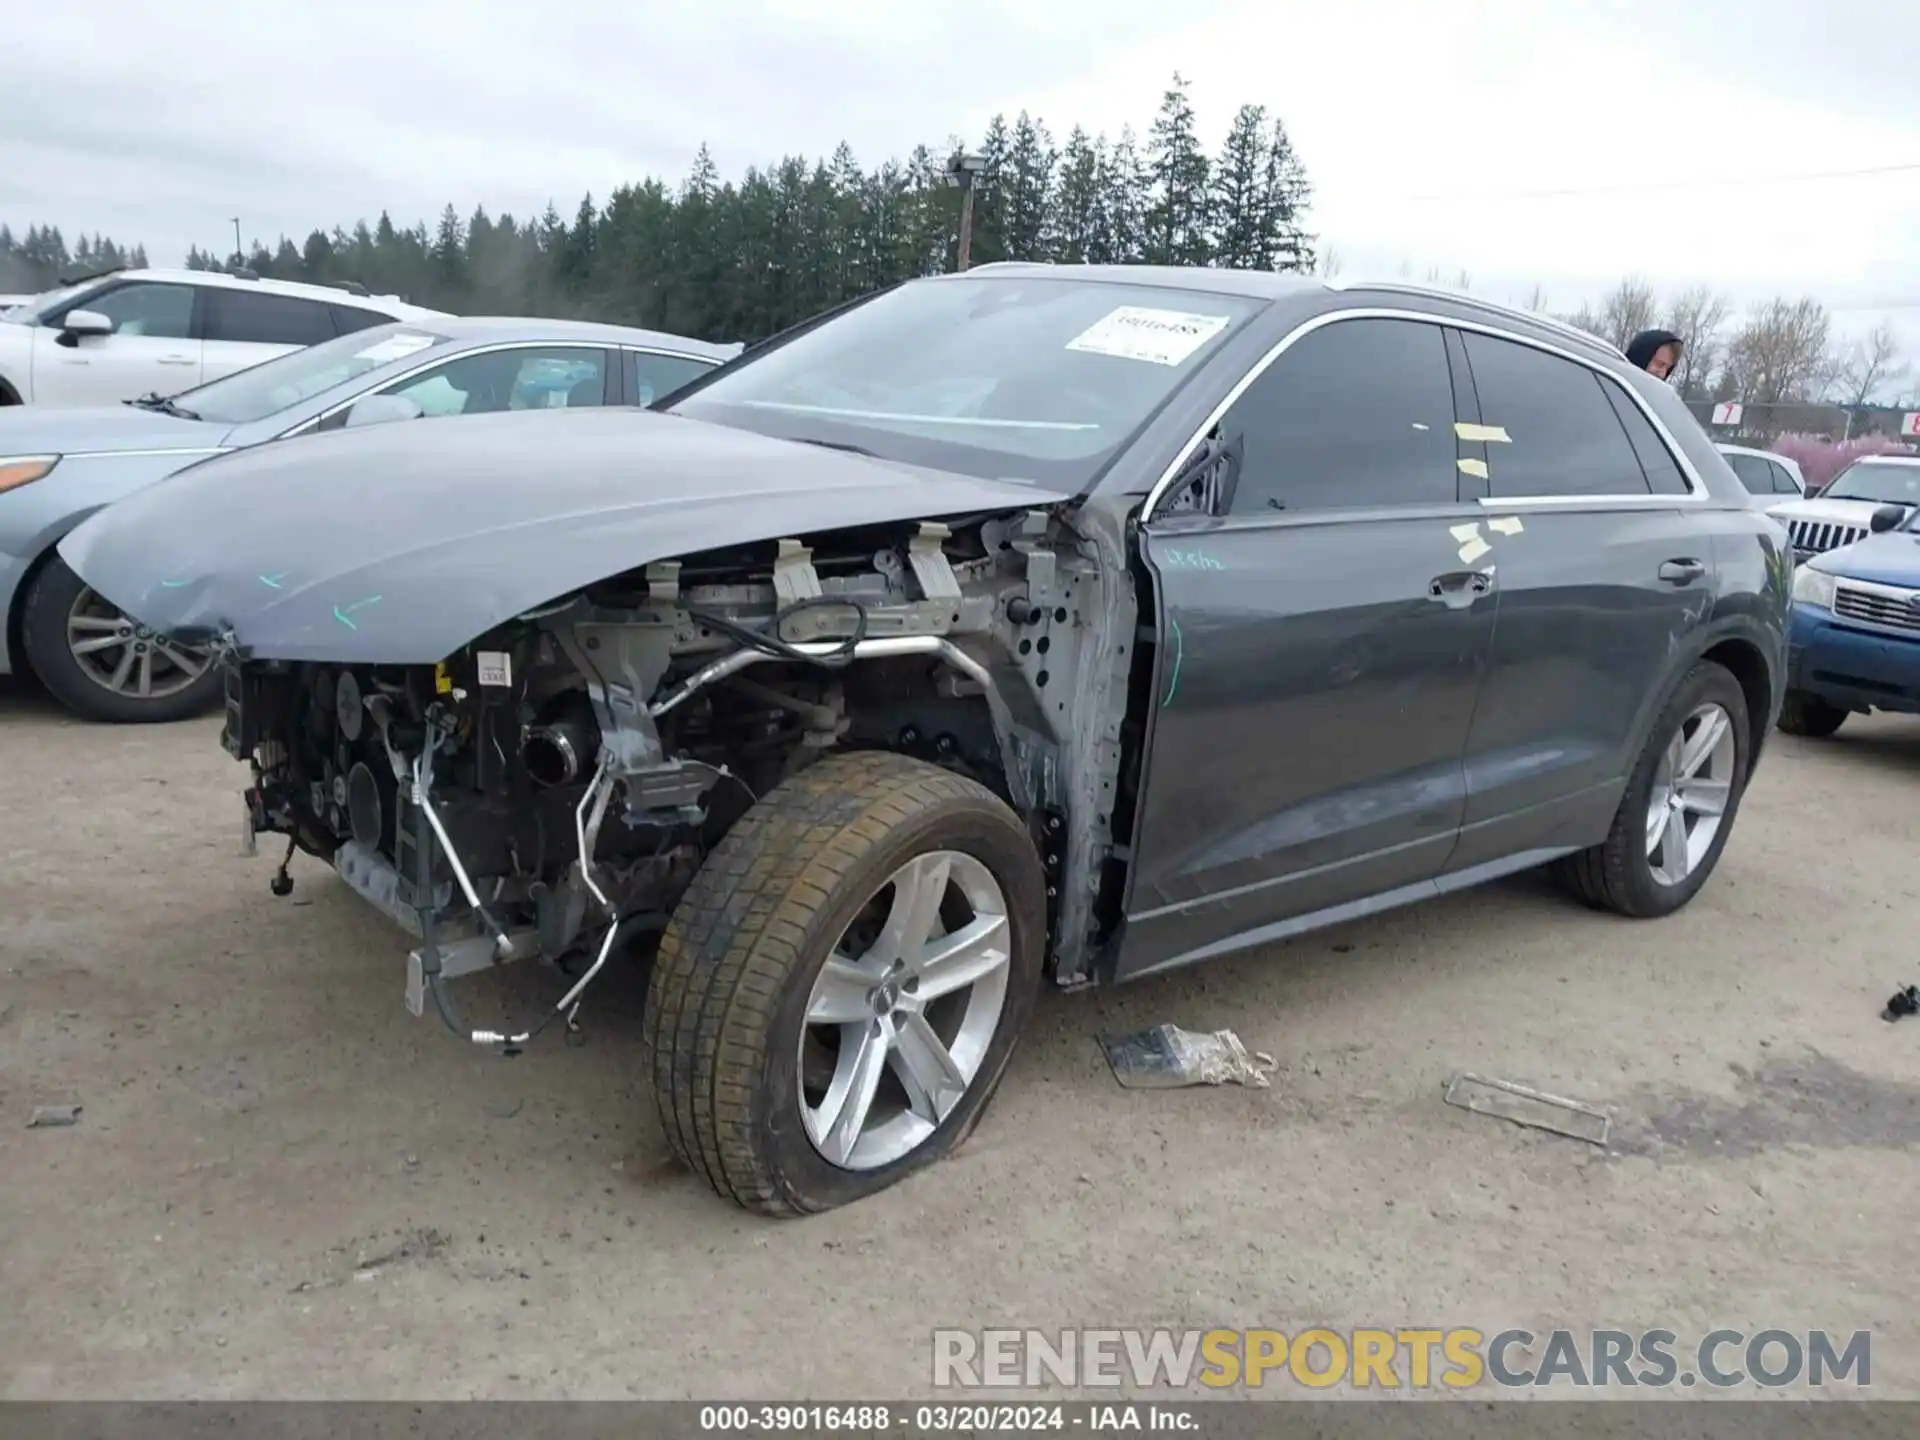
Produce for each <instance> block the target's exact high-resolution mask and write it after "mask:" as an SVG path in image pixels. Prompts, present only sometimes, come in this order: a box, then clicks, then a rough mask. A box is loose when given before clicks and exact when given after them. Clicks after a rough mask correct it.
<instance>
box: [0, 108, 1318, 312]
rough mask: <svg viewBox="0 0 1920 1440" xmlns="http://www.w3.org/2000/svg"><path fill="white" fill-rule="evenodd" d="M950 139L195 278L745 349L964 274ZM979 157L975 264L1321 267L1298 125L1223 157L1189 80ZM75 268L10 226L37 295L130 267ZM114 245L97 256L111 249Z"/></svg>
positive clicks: (5, 278)
mask: <svg viewBox="0 0 1920 1440" xmlns="http://www.w3.org/2000/svg"><path fill="white" fill-rule="evenodd" d="M961 148H962V142H961V141H960V140H958V139H957V138H956V139H955V140H954V141H953V142H952V143H951V144H950V145H948V146H947V147H944V148H941V149H935V148H933V147H930V146H925V145H923V146H919V147H917V148H916V149H915V150H914V151H913V152H912V153H911V154H909V155H908V156H907V157H906V158H905V159H897V158H896V159H890V160H886V161H883V162H882V163H880V164H879V165H877V166H875V167H872V168H863V167H862V165H861V164H860V163H859V162H858V160H857V159H856V158H855V156H854V154H853V151H852V150H851V148H850V147H848V146H847V145H845V144H842V145H840V146H839V147H838V148H837V149H836V150H835V151H834V152H833V154H832V155H831V156H829V157H827V158H825V159H812V160H809V159H807V158H805V157H803V156H797V155H796V156H788V157H787V158H785V159H783V160H781V161H780V162H779V163H777V164H775V165H772V166H769V167H766V168H755V169H750V170H748V171H747V173H746V174H745V176H743V177H742V178H741V179H740V180H739V181H737V182H735V181H731V180H724V179H722V177H721V176H720V175H719V173H718V171H717V168H716V167H715V165H714V162H713V159H712V157H711V155H710V154H709V153H708V152H707V150H706V147H704V146H702V147H701V149H700V151H699V154H698V155H697V157H696V159H695V161H694V164H693V168H692V170H691V172H690V173H689V174H688V176H687V177H686V179H685V180H684V181H683V182H682V183H681V184H680V185H679V186H677V187H670V186H669V185H668V183H667V182H666V181H664V180H661V179H659V178H657V177H650V178H648V179H645V180H641V181H638V182H635V183H633V184H628V185H623V186H621V187H620V188H618V189H616V190H615V191H614V192H613V193H612V194H611V195H609V196H607V197H606V198H605V200H604V202H600V201H596V200H595V198H594V197H593V196H592V195H588V196H587V197H586V198H584V199H583V200H581V202H580V204H579V206H578V207H577V208H576V209H575V211H574V212H573V214H572V216H571V217H570V218H569V217H566V216H563V215H562V214H561V213H560V212H559V211H558V210H557V209H556V208H555V207H554V206H553V205H552V204H549V205H548V206H547V208H546V210H545V212H544V213H543V214H540V215H537V216H527V217H516V216H513V215H511V214H501V215H491V214H489V213H488V212H487V211H486V209H485V208H484V207H482V208H477V209H475V210H474V211H473V212H472V214H470V215H468V216H466V217H464V218H463V217H462V216H461V214H460V212H459V211H458V210H456V209H455V207H453V206H452V205H448V206H447V207H446V208H445V209H444V210H442V211H441V214H440V218H439V221H438V223H437V224H435V225H434V226H432V227H429V226H427V225H426V224H424V223H422V224H415V225H412V226H410V227H403V226H401V225H399V224H397V223H396V222H395V221H394V220H393V219H392V217H391V216H390V215H388V214H386V213H382V214H381V215H380V217H379V219H378V220H377V221H375V222H374V223H372V224H368V223H366V222H365V221H361V222H360V223H358V224H355V225H353V226H352V227H351V228H349V227H347V226H344V225H341V226H336V227H334V228H333V229H332V230H330V231H329V230H319V229H316V230H314V231H313V232H312V233H310V234H309V235H308V236H307V237H306V240H305V241H304V242H303V243H300V244H296V243H295V242H294V241H293V240H292V239H291V238H290V237H285V236H283V237H281V238H280V240H279V242H278V244H277V245H276V246H275V247H273V248H271V249H269V248H268V247H267V246H266V245H264V244H261V243H259V242H257V241H256V242H255V243H254V244H253V245H252V246H251V247H250V253H248V254H246V255H244V256H241V255H234V254H228V255H224V256H223V255H219V254H217V253H215V252H213V251H211V250H203V249H201V248H200V247H198V246H195V247H194V248H193V249H192V250H191V251H190V252H189V254H188V256H187V259H186V263H187V264H188V265H189V266H191V267H194V268H200V269H219V268H225V267H228V266H232V265H235V264H243V265H245V266H246V267H247V268H248V269H250V270H252V271H254V272H255V273H257V274H259V275H262V276H271V277H274V278H278V279H287V280H307V281H317V282H322V283H338V282H341V281H354V282H357V283H359V284H362V285H365V286H366V287H367V288H368V289H369V290H371V291H373V292H375V293H377V294H399V295H404V296H406V297H407V298H408V299H410V300H412V301H413V302H414V303H416V304H421V305H429V306H432V307H434V308H436V309H443V310H450V311H454V312H456V313H463V314H508V315H513V314H521V315H556V316H580V317H589V316H590V317H592V318H595V319H600V320H606V321H611V322H614V323H619V324H629V325H640V326H647V327H651V328H654V329H660V330H667V331H671V332H674V333H676V334H683V335H694V336H699V337H701V338H704V339H712V340H723V341H731V340H745V341H752V340H756V339H759V338H762V337H764V336H766V335H770V334H772V333H774V332H775V331H777V330H780V329H783V328H785V327H786V326H788V325H791V324H794V323H796V322H798V321H800V320H803V319H805V318H807V317H808V316H810V315H814V314H817V313H818V312H820V311H821V310H824V309H827V308H829V307H831V306H833V305H837V304H839V303H841V302H842V301H845V300H850V299H853V298H854V297H856V296H858V295H862V294H865V293H867V292H869V291H872V290H875V289H879V288H882V287H884V286H888V285H893V284H896V283H898V282H900V281H903V280H908V279H911V278H913V277H915V276H919V275H927V274H933V273H937V272H940V271H944V270H950V269H952V268H953V267H954V265H955V263H956V261H957V247H958V238H959V220H960V211H961V195H960V191H959V190H958V189H957V188H955V187H953V186H951V185H949V184H948V183H947V179H946V176H945V170H946V164H947V161H948V159H949V158H950V156H951V155H953V154H954V153H956V152H957V151H959V150H960V149H961ZM966 148H969V149H971V151H972V153H974V154H975V155H977V156H978V157H979V159H980V161H981V162H982V163H981V168H980V170H979V172H978V174H977V177H976V179H975V181H974V184H975V195H974V213H973V221H972V237H971V247H970V248H971V259H972V262H973V263H974V264H983V263H986V262H989V261H993V260H1002V259H1013V260H1059V261H1067V262H1081V261H1086V262H1093V263H1103V262H1104V263H1127V262H1146V263H1151V264H1165V265H1207V264H1219V265H1231V266H1236V267H1243V268H1253V269H1264V270H1307V269H1310V268H1312V266H1313V264H1314V237H1313V236H1312V235H1311V234H1310V233H1309V232H1308V230H1307V228H1306V222H1307V217H1308V213H1309V210H1310V208H1311V202H1312V191H1311V187H1310V185H1309V183H1308V179H1307V174H1306V169H1305V167H1304V166H1303V165H1302V163H1301V161H1300V158H1299V156H1298V155H1297V154H1296V153H1295V151H1294V148H1293V144H1292V142H1291V140H1290V139H1289V137H1288V134H1287V129H1286V125H1285V124H1284V122H1283V121H1282V120H1281V119H1280V118H1279V117H1278V116H1277V115H1274V114H1273V113H1271V112H1270V111H1269V110H1268V109H1267V108H1266V107H1265V106H1262V105H1256V104H1248V105H1243V106H1241V107H1240V109H1239V110H1238V111H1237V112H1236V113H1235V115H1234V117H1233V121H1232V124H1231V125H1230V126H1229V128H1228V132H1227V136H1226V139H1225V141H1224V142H1223V143H1222V145H1221V146H1220V148H1219V150H1218V151H1217V153H1213V154H1209V153H1208V152H1207V149H1206V147H1204V146H1203V145H1202V144H1201V142H1200V139H1199V135H1198V127H1197V124H1196V120H1195V116H1194V110H1193V105H1192V102H1191V100H1190V98H1189V96H1188V84H1187V82H1186V81H1185V80H1184V79H1182V78H1181V77H1180V76H1179V75H1177V74H1176V75H1175V76H1174V77H1173V81H1172V84H1171V85H1170V86H1169V87H1168V89H1167V90H1166V92H1165V94H1164V95H1163V96H1162V99H1161V104H1160V109H1159V112H1158V114H1157V115H1156V116H1155V117H1154V119H1153V121H1152V123H1151V124H1150V125H1149V127H1148V128H1147V131H1146V133H1145V135H1144V136H1141V135H1139V134H1137V133H1136V131H1135V130H1134V129H1133V128H1132V127H1131V126H1129V127H1126V128H1124V129H1122V131H1121V132H1120V134H1119V135H1118V136H1117V137H1114V138H1109V137H1108V136H1106V135H1105V134H1089V133H1088V132H1087V130H1086V129H1085V128H1084V127H1082V126H1078V125H1076V126H1074V127H1073V128H1072V129H1070V130H1069V131H1068V132H1067V134H1066V136H1065V138H1064V140H1060V139H1056V136H1055V132H1054V131H1052V130H1051V129H1050V128H1049V127H1048V125H1047V124H1046V123H1045V121H1043V120H1041V119H1040V118H1038V117H1035V116H1032V115H1030V114H1028V113H1026V112H1024V111H1023V112H1022V113H1021V114H1020V115H1018V116H1017V117H1015V118H1014V119H1012V120H1009V119H1007V118H1006V117H1005V116H997V117H995V118H994V119H993V121H992V122H991V123H990V124H989V125H988V126H987V128H986V132H985V134H984V135H982V136H981V137H980V138H979V140H978V142H977V143H975V144H972V145H970V146H968V147H966ZM83 243H86V244H87V247H88V248H87V251H86V258H85V259H83V257H82V255H81V253H80V252H79V250H78V249H76V252H75V253H74V254H73V255H72V256H68V255H67V254H66V252H65V247H64V243H63V241H62V238H61V234H60V231H59V230H58V229H56V228H51V227H38V226H36V227H34V228H33V229H31V230H29V231H28V238H27V241H26V242H24V243H16V242H15V241H14V240H13V239H12V237H11V234H10V233H9V232H8V231H6V230H5V229H4V228H0V288H17V289H21V290H31V289H41V288H45V287H46V286H47V285H50V284H53V283H55V281H56V280H57V278H58V277H59V275H61V274H62V273H65V272H66V271H67V270H69V269H71V268H79V267H80V266H81V265H83V264H87V263H91V264H92V265H94V266H95V267H96V268H104V265H103V264H102V262H101V256H102V255H103V254H113V255H130V254H131V253H132V252H131V251H126V250H122V249H120V248H119V247H117V246H114V245H113V244H112V242H111V241H103V240H100V239H98V238H97V237H96V238H95V239H93V240H92V241H90V242H83ZM103 246H104V247H106V249H105V250H104V251H103V248H102V247H103Z"/></svg>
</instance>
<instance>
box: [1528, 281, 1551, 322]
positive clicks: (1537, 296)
mask: <svg viewBox="0 0 1920 1440" xmlns="http://www.w3.org/2000/svg"><path fill="white" fill-rule="evenodd" d="M1526 306H1527V309H1529V310H1531V311H1533V313H1534V314H1536V315H1544V314H1546V313H1547V292H1546V291H1545V290H1544V289H1542V288H1541V287H1540V286H1538V285H1536V286H1534V287H1533V289H1532V290H1531V291H1530V292H1528V295H1527V300H1526Z"/></svg>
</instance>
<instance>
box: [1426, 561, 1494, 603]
mask: <svg viewBox="0 0 1920 1440" xmlns="http://www.w3.org/2000/svg"><path fill="white" fill-rule="evenodd" d="M1492 588H1493V577H1492V576H1491V575H1488V574H1487V573H1486V572H1485V571H1482V570H1452V571H1449V572H1448V573H1447V574H1445V575H1436V576H1434V577H1433V579H1431V580H1429V581H1428V582H1427V598H1428V599H1429V600H1438V601H1439V602H1440V603H1441V604H1443V605H1445V606H1447V607H1448V608H1450V609H1454V610H1459V609H1463V608H1465V607H1466V606H1468V605H1471V604H1472V603H1473V602H1474V601H1475V600H1476V599H1478V598H1479V597H1480V596H1482V595H1484V594H1486V593H1487V592H1488V591H1489V590H1491V589H1492Z"/></svg>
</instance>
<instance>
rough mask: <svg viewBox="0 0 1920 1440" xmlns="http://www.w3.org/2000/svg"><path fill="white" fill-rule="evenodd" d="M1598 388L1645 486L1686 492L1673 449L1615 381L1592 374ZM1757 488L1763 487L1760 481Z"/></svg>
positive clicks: (1661, 492)
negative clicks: (1609, 403)
mask: <svg viewBox="0 0 1920 1440" xmlns="http://www.w3.org/2000/svg"><path fill="white" fill-rule="evenodd" d="M1595 378H1596V379H1599V381H1600V388H1601V389H1602V390H1604V391H1605V392H1606V395H1607V399H1609V400H1611V401H1612V402H1613V413H1614V414H1615V415H1617V416H1619V417H1620V423H1621V425H1623V426H1624V427H1625V428H1626V432H1627V439H1628V441H1629V442H1630V443H1631V444H1632V445H1633V453H1634V455H1635V457H1636V458H1638V459H1639V461H1640V471H1641V473H1642V474H1643V475H1645V476H1646V477H1647V486H1648V488H1649V489H1651V490H1652V491H1653V493H1654V494H1656V495H1685V494H1688V493H1690V491H1689V487H1688V485H1687V477H1686V476H1685V475H1682V474H1681V473H1680V464H1679V462H1678V461H1676V460H1675V459H1674V458H1673V451H1671V450H1669V449H1668V448H1667V444H1666V442H1665V441H1664V440H1662V439H1661V438H1660V437H1659V435H1657V434H1656V433H1655V432H1654V428H1653V426H1652V424H1650V423H1649V422H1648V420H1647V417H1646V416H1645V415H1643V414H1642V413H1641V411H1640V407H1639V406H1638V405H1636V404H1634V403H1633V400H1632V398H1631V397H1629V396H1628V394H1627V392H1626V390H1625V389H1623V388H1622V387H1621V385H1620V384H1619V382H1617V381H1614V380H1608V379H1606V378H1605V377H1603V376H1596V377H1595ZM1760 488H1761V489H1763V490H1764V489H1765V488H1766V486H1765V485H1764V484H1763V485H1762V486H1761V487H1760Z"/></svg>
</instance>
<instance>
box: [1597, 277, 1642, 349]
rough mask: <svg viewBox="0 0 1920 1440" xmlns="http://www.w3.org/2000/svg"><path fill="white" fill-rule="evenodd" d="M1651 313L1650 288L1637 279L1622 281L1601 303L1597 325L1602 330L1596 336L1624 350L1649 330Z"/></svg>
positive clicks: (1630, 278)
mask: <svg viewBox="0 0 1920 1440" xmlns="http://www.w3.org/2000/svg"><path fill="white" fill-rule="evenodd" d="M1654 310H1655V304H1654V298H1653V286H1651V285H1649V284H1648V283H1647V282H1646V281H1645V280H1642V279H1639V278H1638V277H1629V278H1627V279H1625V280H1622V281H1621V282H1620V283H1619V284H1618V285H1616V286H1615V287H1614V288H1613V292H1612V293H1611V294H1610V295H1608V296H1607V298H1606V299H1605V300H1603V301H1601V302H1600V323H1601V325H1602V327H1604V328H1602V329H1601V330H1600V331H1599V334H1600V335H1601V336H1602V338H1604V339H1606V340H1610V341H1612V342H1613V344H1614V345H1615V347H1617V348H1618V349H1621V350H1624V349H1626V348H1627V342H1628V341H1629V340H1631V339H1633V337H1634V336H1636V335H1638V334H1639V333H1640V332H1641V331H1642V330H1647V329H1651V328H1652V326H1653V323H1654V319H1653V317H1654Z"/></svg>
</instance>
